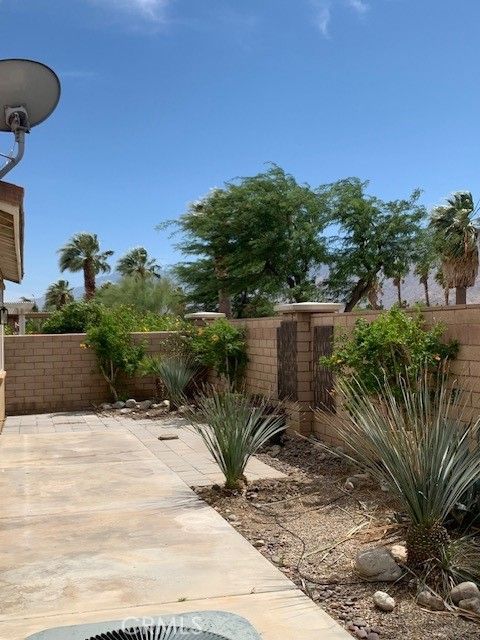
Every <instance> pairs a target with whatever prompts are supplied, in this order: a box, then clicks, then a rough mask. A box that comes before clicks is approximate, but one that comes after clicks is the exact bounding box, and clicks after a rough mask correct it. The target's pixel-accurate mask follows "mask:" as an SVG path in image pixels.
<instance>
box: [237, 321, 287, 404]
mask: <svg viewBox="0 0 480 640" xmlns="http://www.w3.org/2000/svg"><path fill="white" fill-rule="evenodd" d="M232 322H233V324H236V325H237V326H243V327H245V328H246V330H247V349H248V364H247V368H246V372H245V383H246V387H247V390H248V391H249V392H250V393H255V394H261V395H266V396H270V397H272V398H276V397H277V382H278V376H277V370H278V367H277V327H278V326H279V325H280V322H281V318H280V317H274V318H249V319H246V320H233V321H232Z"/></svg>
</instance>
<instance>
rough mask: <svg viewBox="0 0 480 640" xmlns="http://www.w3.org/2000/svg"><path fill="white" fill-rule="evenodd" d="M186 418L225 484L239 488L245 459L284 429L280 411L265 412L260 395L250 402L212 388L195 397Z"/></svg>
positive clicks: (265, 399) (266, 409)
mask: <svg viewBox="0 0 480 640" xmlns="http://www.w3.org/2000/svg"><path fill="white" fill-rule="evenodd" d="M197 403H198V411H197V412H196V413H192V414H191V415H190V416H189V417H190V422H191V424H192V427H193V429H194V430H195V431H196V432H197V433H198V434H199V435H200V437H201V438H202V440H203V442H204V443H205V445H206V447H207V449H208V450H209V452H210V454H211V455H212V457H213V458H214V460H215V461H216V462H217V464H218V466H219V467H220V469H221V471H222V473H223V475H224V476H225V488H226V489H229V490H235V489H241V487H242V485H243V484H244V483H245V482H246V479H245V475H244V474H245V467H246V466H247V464H248V461H249V459H250V458H251V456H253V455H254V454H255V453H256V452H257V451H258V450H259V449H260V447H261V446H262V445H263V444H265V442H267V440H269V439H270V438H272V437H273V436H275V435H276V434H277V433H279V432H281V431H283V430H284V429H285V417H284V416H283V415H282V414H281V413H269V412H268V406H269V405H270V401H269V399H268V398H264V399H263V401H262V402H258V401H257V405H256V406H252V403H251V401H250V398H249V397H248V396H246V395H244V394H240V393H234V392H232V391H223V392H219V391H216V390H215V389H213V390H212V391H211V392H210V393H208V394H205V395H202V396H200V397H199V398H198V400H197Z"/></svg>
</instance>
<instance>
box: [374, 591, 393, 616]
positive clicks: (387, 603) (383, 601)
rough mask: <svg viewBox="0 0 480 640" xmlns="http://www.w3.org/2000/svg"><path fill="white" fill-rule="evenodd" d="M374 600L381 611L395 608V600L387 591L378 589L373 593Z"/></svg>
mask: <svg viewBox="0 0 480 640" xmlns="http://www.w3.org/2000/svg"><path fill="white" fill-rule="evenodd" d="M373 602H374V604H375V606H376V607H377V608H378V609H380V610H381V611H388V612H390V611H393V610H394V609H395V600H394V599H393V598H392V597H391V596H389V595H388V593H385V591H376V592H375V593H374V594H373Z"/></svg>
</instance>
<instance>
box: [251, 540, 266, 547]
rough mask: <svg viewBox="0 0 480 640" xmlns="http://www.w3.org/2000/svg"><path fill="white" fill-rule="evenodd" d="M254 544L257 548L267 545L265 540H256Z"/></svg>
mask: <svg viewBox="0 0 480 640" xmlns="http://www.w3.org/2000/svg"><path fill="white" fill-rule="evenodd" d="M253 546H254V547H256V548H257V549H260V547H264V546H265V540H255V542H254V543H253Z"/></svg>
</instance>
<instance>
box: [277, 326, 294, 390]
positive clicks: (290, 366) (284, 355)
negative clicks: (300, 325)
mask: <svg viewBox="0 0 480 640" xmlns="http://www.w3.org/2000/svg"><path fill="white" fill-rule="evenodd" d="M277 370H278V397H279V399H280V400H297V323H296V322H295V321H294V320H287V321H284V322H282V323H281V325H280V326H279V327H277Z"/></svg>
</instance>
